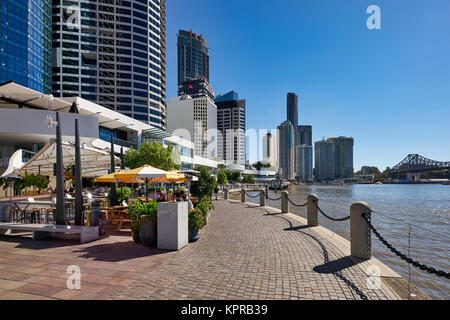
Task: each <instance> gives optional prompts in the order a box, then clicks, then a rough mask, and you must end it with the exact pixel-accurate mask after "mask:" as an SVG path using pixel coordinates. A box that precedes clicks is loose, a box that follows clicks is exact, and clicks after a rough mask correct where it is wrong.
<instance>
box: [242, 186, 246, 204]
mask: <svg viewBox="0 0 450 320" xmlns="http://www.w3.org/2000/svg"><path fill="white" fill-rule="evenodd" d="M241 202H247V196H246V194H245V190H244V189H241Z"/></svg>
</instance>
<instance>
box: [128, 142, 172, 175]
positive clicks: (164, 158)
mask: <svg viewBox="0 0 450 320" xmlns="http://www.w3.org/2000/svg"><path fill="white" fill-rule="evenodd" d="M176 158H177V157H176V155H174V149H173V146H172V145H171V144H170V143H169V145H168V146H167V148H164V146H163V145H161V144H159V143H157V142H155V141H148V140H147V141H145V142H144V143H142V144H141V145H140V146H139V148H138V149H137V150H136V149H134V148H133V147H130V149H128V151H127V152H126V153H125V154H124V161H125V166H127V167H129V168H130V169H135V168H139V167H142V166H143V165H146V164H148V165H151V166H153V167H155V168H159V169H162V170H166V171H170V170H179V169H180V165H179V163H177V160H176Z"/></svg>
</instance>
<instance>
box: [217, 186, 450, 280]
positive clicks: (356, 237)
mask: <svg viewBox="0 0 450 320" xmlns="http://www.w3.org/2000/svg"><path fill="white" fill-rule="evenodd" d="M252 191H255V192H256V191H258V190H252ZM239 193H240V194H241V202H246V201H247V199H246V197H247V196H248V197H250V198H257V197H259V198H260V206H265V200H266V198H267V199H269V200H273V201H277V200H280V199H281V212H282V213H288V212H289V203H291V204H292V205H294V206H296V207H304V206H306V207H307V209H306V211H307V224H308V226H311V227H314V226H318V225H319V219H318V212H320V213H321V214H322V215H323V216H324V217H326V218H327V219H330V220H332V221H347V220H350V251H351V255H352V256H353V257H356V258H361V259H370V258H371V257H372V253H371V232H372V231H373V233H374V234H375V236H376V237H377V238H378V239H379V240H380V241H381V242H382V243H383V244H384V245H385V246H386V247H387V248H388V249H389V250H390V251H392V252H393V253H394V254H395V255H396V256H398V257H399V258H400V259H402V260H403V261H405V262H407V263H408V264H411V265H413V266H414V267H416V268H419V269H420V270H422V271H426V272H428V273H431V274H434V275H437V276H439V277H444V278H446V279H450V273H449V272H446V271H443V270H438V269H436V268H433V267H430V266H428V265H425V264H422V263H420V262H418V261H416V260H414V259H412V258H410V257H408V256H407V255H405V254H403V253H401V252H400V251H398V250H397V249H396V248H395V247H393V246H392V245H391V244H390V243H389V242H388V241H387V240H386V239H384V237H383V236H382V235H381V234H380V233H379V232H378V230H377V229H376V228H375V227H374V226H373V224H372V222H371V213H372V212H374V211H373V210H372V209H371V208H370V206H369V205H368V204H367V203H365V202H362V201H358V202H354V203H353V204H352V205H351V206H350V214H349V215H348V216H345V217H341V218H334V217H331V216H329V215H328V214H326V213H325V212H324V211H323V210H322V209H321V208H320V206H319V197H318V196H317V195H315V194H310V195H308V197H307V201H306V203H304V204H296V203H294V202H293V201H292V200H291V199H289V193H288V192H287V191H283V192H282V193H281V196H280V197H279V198H277V199H271V198H269V197H268V195H267V191H265V190H263V189H261V190H259V194H258V195H254V196H252V195H250V194H248V192H247V191H246V190H245V189H244V188H242V189H241V190H240V191H239ZM225 194H226V196H227V197H226V198H225V199H228V189H226V192H225Z"/></svg>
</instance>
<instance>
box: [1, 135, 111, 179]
mask: <svg viewBox="0 0 450 320" xmlns="http://www.w3.org/2000/svg"><path fill="white" fill-rule="evenodd" d="M62 149H63V163H64V168H72V165H74V164H75V146H74V145H73V144H71V143H68V142H63V143H62ZM80 154H81V175H82V176H83V177H98V176H101V175H105V174H107V173H108V170H109V169H110V167H111V155H110V154H109V153H108V152H105V151H102V150H100V149H95V148H91V147H86V146H85V147H82V148H80ZM114 161H115V165H120V159H119V158H118V157H117V156H114ZM54 163H56V142H50V143H48V144H47V145H46V146H44V147H43V148H42V149H41V150H40V151H39V152H38V153H37V154H36V155H35V156H34V157H32V158H31V159H30V160H29V161H28V162H27V163H25V164H24V165H23V166H22V167H21V168H20V169H17V170H15V171H14V172H12V173H7V174H9V175H10V174H12V175H14V176H18V175H25V171H26V172H28V173H34V174H38V173H40V174H42V175H44V176H53V164H54ZM5 174H6V172H5Z"/></svg>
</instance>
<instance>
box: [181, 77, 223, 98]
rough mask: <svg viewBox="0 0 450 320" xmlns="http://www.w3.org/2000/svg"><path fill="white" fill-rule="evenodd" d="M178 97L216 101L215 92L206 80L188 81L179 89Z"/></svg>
mask: <svg viewBox="0 0 450 320" xmlns="http://www.w3.org/2000/svg"><path fill="white" fill-rule="evenodd" d="M178 95H179V96H183V95H189V96H191V97H192V98H202V97H208V98H210V99H211V100H214V91H213V90H212V89H211V86H210V85H209V83H208V81H206V80H205V79H195V80H186V81H183V83H182V84H181V85H180V86H179V87H178Z"/></svg>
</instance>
